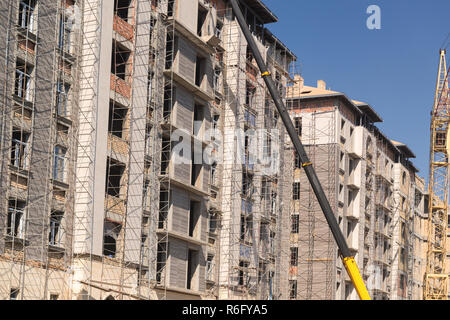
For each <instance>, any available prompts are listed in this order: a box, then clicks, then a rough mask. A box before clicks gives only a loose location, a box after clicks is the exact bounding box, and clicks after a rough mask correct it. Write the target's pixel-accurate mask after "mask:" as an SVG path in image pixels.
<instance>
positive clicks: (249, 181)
mask: <svg viewBox="0 0 450 320" xmlns="http://www.w3.org/2000/svg"><path fill="white" fill-rule="evenodd" d="M253 191H254V190H253V175H251V174H247V173H243V174H242V194H243V195H244V197H247V198H251V197H252V196H253Z"/></svg>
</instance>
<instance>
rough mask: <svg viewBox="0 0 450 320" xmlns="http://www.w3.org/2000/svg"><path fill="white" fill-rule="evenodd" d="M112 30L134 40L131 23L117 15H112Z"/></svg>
mask: <svg viewBox="0 0 450 320" xmlns="http://www.w3.org/2000/svg"><path fill="white" fill-rule="evenodd" d="M113 28H114V31H116V32H117V33H119V34H120V35H122V36H123V37H124V38H125V39H127V40H129V41H131V42H134V29H133V26H132V25H131V24H129V23H128V22H126V21H124V20H123V19H121V18H119V17H118V16H114V25H113Z"/></svg>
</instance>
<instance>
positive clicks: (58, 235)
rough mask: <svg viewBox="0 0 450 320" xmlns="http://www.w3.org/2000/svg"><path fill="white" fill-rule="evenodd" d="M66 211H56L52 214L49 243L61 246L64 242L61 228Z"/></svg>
mask: <svg viewBox="0 0 450 320" xmlns="http://www.w3.org/2000/svg"><path fill="white" fill-rule="evenodd" d="M63 216H64V212H61V211H55V212H52V214H51V215H50V226H49V227H50V231H49V235H48V243H49V244H50V245H52V246H60V245H61V242H62V232H61V230H60V226H61V221H62V219H63Z"/></svg>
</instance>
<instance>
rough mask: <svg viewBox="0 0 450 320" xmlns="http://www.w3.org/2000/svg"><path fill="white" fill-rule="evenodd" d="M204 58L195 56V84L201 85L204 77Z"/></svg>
mask: <svg viewBox="0 0 450 320" xmlns="http://www.w3.org/2000/svg"><path fill="white" fill-rule="evenodd" d="M205 69H206V59H205V58H202V57H200V56H197V59H196V61H195V85H196V86H197V87H201V86H202V83H203V78H204V77H205Z"/></svg>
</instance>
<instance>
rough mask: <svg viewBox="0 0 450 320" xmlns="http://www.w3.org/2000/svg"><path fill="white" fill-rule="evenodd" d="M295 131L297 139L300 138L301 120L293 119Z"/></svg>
mask: <svg viewBox="0 0 450 320" xmlns="http://www.w3.org/2000/svg"><path fill="white" fill-rule="evenodd" d="M295 131H297V134H298V135H299V137H301V136H302V118H295Z"/></svg>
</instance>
